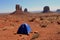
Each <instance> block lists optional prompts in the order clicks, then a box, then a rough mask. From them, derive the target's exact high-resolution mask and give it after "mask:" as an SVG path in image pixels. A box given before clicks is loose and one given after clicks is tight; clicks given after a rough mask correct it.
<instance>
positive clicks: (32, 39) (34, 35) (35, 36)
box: [30, 32, 39, 40]
mask: <svg viewBox="0 0 60 40" xmlns="http://www.w3.org/2000/svg"><path fill="white" fill-rule="evenodd" d="M38 37H39V33H38V32H34V34H33V36H32V38H31V39H30V40H35V39H36V38H38Z"/></svg>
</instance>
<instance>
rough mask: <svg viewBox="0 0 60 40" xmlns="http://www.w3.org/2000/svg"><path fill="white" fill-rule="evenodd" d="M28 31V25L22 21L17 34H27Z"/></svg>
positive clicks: (29, 29)
mask: <svg viewBox="0 0 60 40" xmlns="http://www.w3.org/2000/svg"><path fill="white" fill-rule="evenodd" d="M30 32H31V28H30V26H29V25H28V24H26V23H24V24H22V25H21V26H20V27H19V29H18V31H17V34H29V33H30Z"/></svg>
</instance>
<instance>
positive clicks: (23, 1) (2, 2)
mask: <svg viewBox="0 0 60 40" xmlns="http://www.w3.org/2000/svg"><path fill="white" fill-rule="evenodd" d="M16 4H19V5H20V6H22V9H23V10H24V8H27V9H28V11H43V7H44V6H49V7H50V10H52V11H55V10H57V9H60V0H0V13H8V12H13V11H15V5H16Z"/></svg>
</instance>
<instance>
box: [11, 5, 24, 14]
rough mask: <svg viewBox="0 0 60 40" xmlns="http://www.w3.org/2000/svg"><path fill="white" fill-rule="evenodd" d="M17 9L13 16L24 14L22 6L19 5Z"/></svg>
mask: <svg viewBox="0 0 60 40" xmlns="http://www.w3.org/2000/svg"><path fill="white" fill-rule="evenodd" d="M15 9H16V10H15V11H14V12H13V13H11V14H22V13H23V11H22V6H20V5H19V4H16V6H15Z"/></svg>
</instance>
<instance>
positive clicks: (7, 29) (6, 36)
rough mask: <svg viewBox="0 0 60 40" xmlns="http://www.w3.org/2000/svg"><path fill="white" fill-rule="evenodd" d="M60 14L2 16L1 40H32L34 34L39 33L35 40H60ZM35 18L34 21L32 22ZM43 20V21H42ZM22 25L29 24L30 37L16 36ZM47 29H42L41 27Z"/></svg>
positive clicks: (0, 23) (0, 25)
mask: <svg viewBox="0 0 60 40" xmlns="http://www.w3.org/2000/svg"><path fill="white" fill-rule="evenodd" d="M59 15H60V14H54V13H48V14H47V13H46V14H27V13H26V14H18V15H16V14H14V15H13V14H11V15H2V16H0V40H30V39H31V38H32V36H33V34H34V32H36V31H37V32H38V33H39V37H38V38H36V39H35V40H60V24H58V23H57V21H58V22H60V16H59ZM33 18H34V21H33V22H32V21H31V20H32V19H33ZM41 18H42V20H41ZM22 23H28V24H29V25H30V26H31V29H32V32H31V33H30V34H29V35H21V34H16V33H17V30H18V28H19V26H20V25H21V24H22ZM42 24H43V25H45V24H46V25H47V27H41V25H42Z"/></svg>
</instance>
